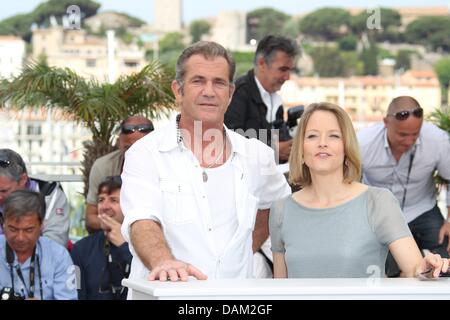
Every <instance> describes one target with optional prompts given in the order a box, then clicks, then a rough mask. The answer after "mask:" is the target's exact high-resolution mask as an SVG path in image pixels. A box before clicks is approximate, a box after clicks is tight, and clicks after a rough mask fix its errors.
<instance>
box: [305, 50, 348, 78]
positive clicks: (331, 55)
mask: <svg viewBox="0 0 450 320" xmlns="http://www.w3.org/2000/svg"><path fill="white" fill-rule="evenodd" d="M312 58H313V61H314V70H315V72H317V73H318V74H319V76H321V77H343V76H345V61H344V59H343V58H342V56H341V55H340V54H339V50H338V49H336V48H331V47H318V48H315V49H314V53H313V55H312Z"/></svg>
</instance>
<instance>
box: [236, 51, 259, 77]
mask: <svg viewBox="0 0 450 320" xmlns="http://www.w3.org/2000/svg"><path fill="white" fill-rule="evenodd" d="M232 54H233V58H234V60H235V61H236V76H235V77H236V78H238V77H240V76H243V75H244V74H246V73H247V71H248V70H250V69H252V68H253V58H254V56H255V54H254V53H253V52H241V51H235V52H232Z"/></svg>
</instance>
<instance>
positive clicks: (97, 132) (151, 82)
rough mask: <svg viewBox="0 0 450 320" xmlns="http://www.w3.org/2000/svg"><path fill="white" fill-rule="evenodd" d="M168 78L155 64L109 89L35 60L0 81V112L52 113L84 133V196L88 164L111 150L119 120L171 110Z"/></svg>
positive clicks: (166, 73) (168, 75)
mask: <svg viewBox="0 0 450 320" xmlns="http://www.w3.org/2000/svg"><path fill="white" fill-rule="evenodd" d="M171 79H173V76H172V74H171V73H170V72H168V71H167V70H165V69H164V68H163V67H162V66H161V65H160V64H159V63H157V62H154V63H151V64H149V65H147V66H146V67H144V68H143V69H142V70H141V71H140V72H138V73H136V74H132V75H130V76H122V77H120V78H119V79H118V80H117V81H116V82H115V83H113V84H109V83H99V82H98V81H96V80H93V79H91V80H86V79H84V78H83V77H81V76H79V75H78V74H76V73H75V72H74V71H72V70H70V69H68V68H64V69H61V68H55V67H50V66H48V65H47V64H46V63H45V61H41V62H38V63H31V64H28V65H26V66H25V67H24V69H23V72H22V73H21V74H20V75H18V76H17V77H15V78H13V79H12V80H11V81H7V80H2V81H1V83H0V107H2V106H3V107H5V106H6V105H8V106H11V107H12V108H15V109H23V108H29V107H42V106H45V107H47V108H57V109H58V110H61V111H62V112H63V113H64V114H65V115H68V116H69V117H70V118H72V119H73V120H75V121H76V122H77V123H82V124H83V125H85V126H86V127H87V128H89V130H90V131H91V133H92V140H90V141H85V142H83V146H84V152H83V155H84V160H83V161H82V173H83V180H84V194H85V195H86V194H87V190H88V181H89V179H88V178H89V171H90V168H91V166H92V163H93V162H94V161H95V159H97V158H98V157H100V156H102V155H104V154H106V153H108V152H111V151H112V150H114V149H115V146H113V137H114V132H115V130H116V129H117V127H118V124H119V123H120V121H122V120H123V119H125V118H126V117H128V116H130V115H135V114H143V115H145V116H147V117H149V118H151V119H155V118H159V117H160V116H161V115H162V114H167V113H168V112H169V110H171V109H173V108H174V106H175V105H174V98H173V95H172V92H171V89H170V83H171Z"/></svg>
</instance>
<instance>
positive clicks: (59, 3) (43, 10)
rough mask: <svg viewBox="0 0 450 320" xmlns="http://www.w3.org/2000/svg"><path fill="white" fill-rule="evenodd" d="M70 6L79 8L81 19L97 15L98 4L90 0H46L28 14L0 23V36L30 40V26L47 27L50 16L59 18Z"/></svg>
mask: <svg viewBox="0 0 450 320" xmlns="http://www.w3.org/2000/svg"><path fill="white" fill-rule="evenodd" d="M70 5H77V6H79V7H80V10H81V14H82V18H87V17H90V16H92V15H95V14H96V13H97V10H98V9H99V8H100V4H98V3H97V2H95V1H92V0H48V1H45V2H43V3H41V4H40V5H38V6H37V7H36V8H35V9H34V10H33V11H32V12H30V13H28V14H19V15H15V16H12V17H10V18H7V19H5V20H3V21H1V22H0V34H13V35H16V36H18V37H21V38H23V39H24V40H25V41H28V42H29V41H30V40H31V30H30V28H31V25H32V24H33V23H37V24H38V25H48V24H49V19H50V16H52V15H53V16H55V17H56V18H59V21H60V22H61V17H62V16H64V15H66V14H67V8H68V7H69V6H70Z"/></svg>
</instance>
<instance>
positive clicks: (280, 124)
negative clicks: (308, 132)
mask: <svg viewBox="0 0 450 320" xmlns="http://www.w3.org/2000/svg"><path fill="white" fill-rule="evenodd" d="M304 111H305V107H304V106H296V107H292V108H289V109H288V111H287V120H286V121H284V120H283V119H277V120H275V121H273V122H272V128H273V129H278V130H279V140H280V141H288V140H291V139H292V135H291V132H290V131H291V129H292V128H295V127H296V126H297V120H298V119H300V117H301V116H302V114H303V112H304Z"/></svg>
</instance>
